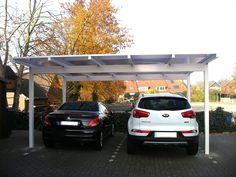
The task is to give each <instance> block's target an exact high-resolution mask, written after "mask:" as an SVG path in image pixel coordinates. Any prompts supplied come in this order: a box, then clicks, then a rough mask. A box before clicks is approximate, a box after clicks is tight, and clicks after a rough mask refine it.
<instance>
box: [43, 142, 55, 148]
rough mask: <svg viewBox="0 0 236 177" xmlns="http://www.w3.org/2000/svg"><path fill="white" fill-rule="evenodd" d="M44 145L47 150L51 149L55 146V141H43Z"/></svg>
mask: <svg viewBox="0 0 236 177" xmlns="http://www.w3.org/2000/svg"><path fill="white" fill-rule="evenodd" d="M43 143H44V146H45V147H46V148H51V147H53V145H54V143H53V141H50V140H43Z"/></svg>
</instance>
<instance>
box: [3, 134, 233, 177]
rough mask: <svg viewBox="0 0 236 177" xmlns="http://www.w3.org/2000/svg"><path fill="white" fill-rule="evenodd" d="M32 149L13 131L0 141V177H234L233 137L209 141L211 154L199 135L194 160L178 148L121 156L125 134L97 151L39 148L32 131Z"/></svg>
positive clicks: (70, 146)
mask: <svg viewBox="0 0 236 177" xmlns="http://www.w3.org/2000/svg"><path fill="white" fill-rule="evenodd" d="M35 135H36V138H35V141H36V148H35V149H32V150H29V149H28V147H27V146H28V132H27V131H14V132H13V134H12V136H11V137H10V138H8V139H4V140H0V177H80V176H81V177H82V176H83V177H185V176H186V177H235V176H236V170H235V169H236V134H213V135H211V136H210V145H211V149H210V151H211V153H210V156H205V155H204V152H203V147H204V141H203V135H201V136H200V140H201V141H200V150H199V153H198V154H197V155H196V156H188V155H186V153H185V149H184V148H180V147H146V146H144V147H140V148H139V149H138V152H137V154H136V155H128V154H127V153H126V135H125V134H123V133H117V134H116V135H115V136H114V137H112V138H110V139H108V140H107V141H106V142H105V144H104V148H103V150H102V151H96V150H94V149H93V148H92V147H91V146H89V145H85V146H80V145H78V144H58V145H56V146H55V147H54V148H52V149H47V148H45V147H44V146H43V143H42V140H41V132H39V131H36V132H35Z"/></svg>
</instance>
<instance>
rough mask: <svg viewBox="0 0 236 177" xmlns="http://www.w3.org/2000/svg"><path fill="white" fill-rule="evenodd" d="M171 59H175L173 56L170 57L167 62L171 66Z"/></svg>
mask: <svg viewBox="0 0 236 177" xmlns="http://www.w3.org/2000/svg"><path fill="white" fill-rule="evenodd" d="M173 59H175V54H172V55H171V58H170V59H169V61H168V62H167V64H168V65H171V64H172V61H173Z"/></svg>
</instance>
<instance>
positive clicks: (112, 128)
mask: <svg viewBox="0 0 236 177" xmlns="http://www.w3.org/2000/svg"><path fill="white" fill-rule="evenodd" d="M114 135H115V125H114V124H111V136H114Z"/></svg>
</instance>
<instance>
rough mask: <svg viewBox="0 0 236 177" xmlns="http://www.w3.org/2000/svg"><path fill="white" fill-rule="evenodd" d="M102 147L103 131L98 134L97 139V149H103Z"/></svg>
mask: <svg viewBox="0 0 236 177" xmlns="http://www.w3.org/2000/svg"><path fill="white" fill-rule="evenodd" d="M102 147H103V132H102V131H101V132H100V133H99V135H98V139H97V141H96V142H95V148H96V149H97V150H101V149H102Z"/></svg>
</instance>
